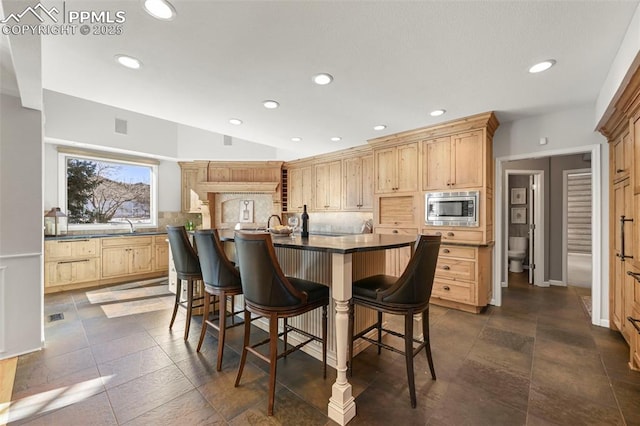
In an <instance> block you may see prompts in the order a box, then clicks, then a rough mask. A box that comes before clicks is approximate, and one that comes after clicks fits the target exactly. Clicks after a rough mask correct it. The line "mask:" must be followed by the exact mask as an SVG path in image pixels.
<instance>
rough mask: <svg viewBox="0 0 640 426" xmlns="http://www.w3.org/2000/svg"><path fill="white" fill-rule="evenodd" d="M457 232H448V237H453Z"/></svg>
mask: <svg viewBox="0 0 640 426" xmlns="http://www.w3.org/2000/svg"><path fill="white" fill-rule="evenodd" d="M454 235H455V234H454V233H453V232H447V237H453V236H454Z"/></svg>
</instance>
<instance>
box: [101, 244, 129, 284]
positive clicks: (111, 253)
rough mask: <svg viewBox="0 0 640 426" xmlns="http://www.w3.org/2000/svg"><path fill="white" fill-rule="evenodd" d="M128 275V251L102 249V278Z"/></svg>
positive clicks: (112, 248) (122, 248)
mask: <svg viewBox="0 0 640 426" xmlns="http://www.w3.org/2000/svg"><path fill="white" fill-rule="evenodd" d="M128 273H129V249H128V248H126V247H109V248H104V247H103V248H102V277H103V278H111V277H118V276H121V275H127V274H128Z"/></svg>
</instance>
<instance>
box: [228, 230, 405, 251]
mask: <svg viewBox="0 0 640 426" xmlns="http://www.w3.org/2000/svg"><path fill="white" fill-rule="evenodd" d="M271 237H272V241H273V245H274V246H275V247H286V248H292V249H297V250H311V251H323V252H328V253H340V254H347V253H356V252H364V251H373V250H380V249H385V250H386V249H392V248H400V247H407V246H410V245H412V244H413V243H415V241H416V237H415V236H411V235H383V234H352V235H342V236H326V235H313V234H312V235H310V236H309V238H304V239H303V238H301V237H300V236H299V235H296V236H295V238H291V236H283V237H276V236H273V235H272V236H271ZM233 238H234V231H231V230H229V231H221V232H220V239H221V240H222V241H233Z"/></svg>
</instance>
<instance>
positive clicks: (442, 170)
mask: <svg viewBox="0 0 640 426" xmlns="http://www.w3.org/2000/svg"><path fill="white" fill-rule="evenodd" d="M422 158H423V162H422V164H423V165H424V169H425V170H424V173H423V174H422V190H423V191H430V190H438V189H447V188H448V186H449V184H450V181H451V138H450V137H449V136H447V137H444V138H438V139H433V140H429V141H424V142H423V145H422Z"/></svg>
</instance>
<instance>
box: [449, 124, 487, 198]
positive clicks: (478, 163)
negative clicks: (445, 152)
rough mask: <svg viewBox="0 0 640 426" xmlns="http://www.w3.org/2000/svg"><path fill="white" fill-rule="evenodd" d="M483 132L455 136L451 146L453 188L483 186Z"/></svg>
mask: <svg viewBox="0 0 640 426" xmlns="http://www.w3.org/2000/svg"><path fill="white" fill-rule="evenodd" d="M482 146H483V141H482V132H481V131H478V132H469V133H463V134H460V135H456V136H453V138H452V144H451V149H452V153H451V157H452V161H451V171H452V172H451V188H452V189H462V188H475V187H479V186H482V184H483V182H482V173H483V165H482V159H483V158H484V156H483V155H482Z"/></svg>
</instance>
